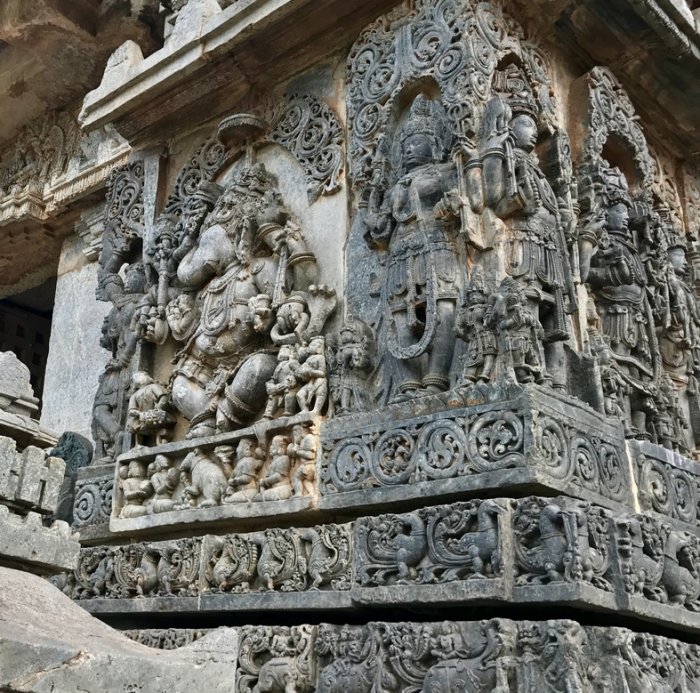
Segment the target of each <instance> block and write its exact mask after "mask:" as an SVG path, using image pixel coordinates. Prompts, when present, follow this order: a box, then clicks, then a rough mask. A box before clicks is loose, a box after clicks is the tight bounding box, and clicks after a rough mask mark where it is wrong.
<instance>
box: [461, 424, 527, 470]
mask: <svg viewBox="0 0 700 693" xmlns="http://www.w3.org/2000/svg"><path fill="white" fill-rule="evenodd" d="M524 442H525V428H524V425H523V421H522V419H521V417H520V416H518V415H517V414H514V413H513V412H512V411H490V412H486V413H485V414H482V415H481V416H479V417H477V419H476V421H474V423H473V424H472V426H471V429H470V430H469V434H468V436H467V454H468V456H469V461H470V462H471V463H472V464H473V466H474V467H475V469H476V470H477V471H479V472H488V471H493V470H496V469H507V468H508V467H517V466H519V465H521V464H522V462H523V459H524V456H523V446H524Z"/></svg>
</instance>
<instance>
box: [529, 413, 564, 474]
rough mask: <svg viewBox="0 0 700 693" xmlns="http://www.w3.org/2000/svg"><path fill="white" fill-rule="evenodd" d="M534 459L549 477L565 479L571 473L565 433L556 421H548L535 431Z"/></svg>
mask: <svg viewBox="0 0 700 693" xmlns="http://www.w3.org/2000/svg"><path fill="white" fill-rule="evenodd" d="M533 453H534V457H535V459H537V461H538V462H540V463H541V464H542V465H543V467H544V470H545V471H546V472H547V474H549V476H551V477H553V478H555V479H566V478H567V477H568V476H569V474H570V472H571V462H570V459H569V455H568V445H567V440H566V433H565V432H564V429H563V428H562V426H561V424H560V423H559V422H558V421H554V420H553V419H548V420H547V421H545V422H544V423H543V424H541V425H540V426H538V427H537V429H536V439H535V447H534V450H533Z"/></svg>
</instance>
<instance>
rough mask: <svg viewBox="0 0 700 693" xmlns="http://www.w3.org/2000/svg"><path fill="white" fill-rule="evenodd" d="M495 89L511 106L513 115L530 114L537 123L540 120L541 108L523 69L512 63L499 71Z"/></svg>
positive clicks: (494, 84)
mask: <svg viewBox="0 0 700 693" xmlns="http://www.w3.org/2000/svg"><path fill="white" fill-rule="evenodd" d="M493 90H494V91H495V92H496V93H498V94H499V95H500V96H501V98H502V99H503V101H504V102H505V103H506V104H507V106H508V107H509V108H510V110H511V113H512V114H513V117H515V116H517V115H528V116H530V117H531V118H532V119H533V120H534V121H535V122H536V123H537V122H538V120H539V108H538V107H537V101H536V100H535V97H534V96H533V94H532V91H531V89H530V85H529V84H528V81H527V79H526V78H525V75H524V74H523V72H522V70H521V69H520V68H519V67H518V66H517V65H515V64H513V63H511V64H510V65H508V67H506V68H505V69H504V70H501V71H500V72H497V73H496V74H495V75H494V78H493Z"/></svg>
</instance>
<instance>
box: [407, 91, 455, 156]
mask: <svg viewBox="0 0 700 693" xmlns="http://www.w3.org/2000/svg"><path fill="white" fill-rule="evenodd" d="M413 135H425V136H426V137H427V138H428V140H430V145H431V148H432V150H433V154H434V155H435V158H436V159H442V158H443V156H444V154H445V152H446V151H449V144H448V141H449V139H450V138H451V134H450V131H449V126H448V124H447V121H446V117H445V111H444V109H443V107H442V104H440V103H439V102H438V101H433V100H432V99H430V98H429V97H428V96H426V95H425V94H418V96H416V98H415V99H414V100H413V103H412V104H411V109H410V111H409V113H408V119H407V121H406V123H405V124H404V125H403V127H402V128H401V136H400V137H401V142H404V141H405V140H406V139H408V138H409V137H411V136H413Z"/></svg>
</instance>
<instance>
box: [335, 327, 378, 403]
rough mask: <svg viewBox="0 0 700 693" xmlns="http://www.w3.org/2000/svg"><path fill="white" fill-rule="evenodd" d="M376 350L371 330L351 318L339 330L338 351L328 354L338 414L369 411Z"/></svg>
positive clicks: (336, 349)
mask: <svg viewBox="0 0 700 693" xmlns="http://www.w3.org/2000/svg"><path fill="white" fill-rule="evenodd" d="M375 348H376V345H375V341H374V335H373V334H372V330H371V328H370V327H369V326H368V325H367V324H366V323H364V322H363V321H362V320H359V319H357V318H355V317H354V316H352V315H349V316H348V317H347V318H346V320H345V323H344V324H343V326H342V327H341V328H340V334H339V335H338V343H337V346H336V348H335V349H334V350H333V349H331V350H329V352H328V356H329V361H330V363H331V368H330V371H331V379H330V383H329V389H330V392H331V399H332V403H333V411H334V412H335V413H336V414H349V413H351V412H357V411H366V410H367V409H368V408H369V401H368V400H369V398H368V396H367V385H366V380H367V377H368V375H369V372H370V370H371V369H372V366H373V365H374V364H373V358H372V357H373V355H374V352H375Z"/></svg>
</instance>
